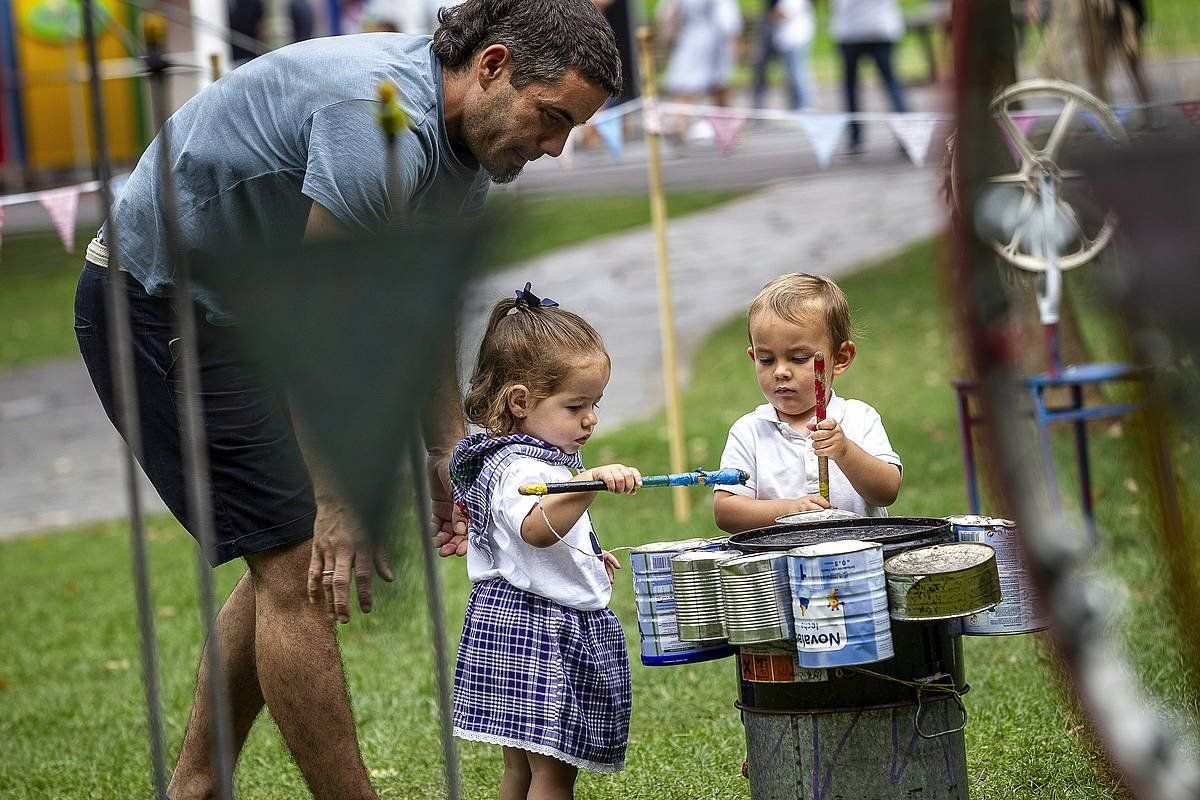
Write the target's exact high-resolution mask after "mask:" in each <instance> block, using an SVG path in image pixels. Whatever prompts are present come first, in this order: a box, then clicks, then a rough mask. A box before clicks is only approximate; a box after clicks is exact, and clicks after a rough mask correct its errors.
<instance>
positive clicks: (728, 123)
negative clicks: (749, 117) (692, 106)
mask: <svg viewBox="0 0 1200 800" xmlns="http://www.w3.org/2000/svg"><path fill="white" fill-rule="evenodd" d="M704 119H705V120H706V121H707V122H708V124H709V125H711V126H712V129H713V139H715V140H716V143H717V149H718V150H720V151H721V155H723V156H727V155H729V152H730V151H731V150H733V143H734V142H735V141H736V140H737V137H738V134H739V133H741V132H742V128H744V127H745V126H746V117H745V116H743V115H741V114H706V115H705V116H704Z"/></svg>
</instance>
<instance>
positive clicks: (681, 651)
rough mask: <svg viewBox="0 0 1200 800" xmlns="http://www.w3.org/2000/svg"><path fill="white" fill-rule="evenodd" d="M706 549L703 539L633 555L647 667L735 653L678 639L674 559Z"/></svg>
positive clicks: (721, 645) (645, 548) (661, 545)
mask: <svg viewBox="0 0 1200 800" xmlns="http://www.w3.org/2000/svg"><path fill="white" fill-rule="evenodd" d="M707 546H709V545H708V544H707V542H705V541H704V540H703V539H687V540H684V541H677V542H654V543H652V544H646V545H642V546H640V547H636V548H634V549H633V550H632V551H631V552H630V554H629V566H630V572H631V573H632V574H633V598H634V602H635V603H636V605H637V615H638V634H639V636H640V638H641V658H642V663H643V664H645V665H646V666H650V667H657V666H668V665H672V664H695V663H699V662H701V661H709V660H711V659H714V658H722V657H724V656H728V655H732V654H733V648H731V647H729V646H728V645H726V644H725V643H723V642H716V643H711V644H709V645H698V644H696V643H695V642H685V641H683V640H681V639H680V638H679V620H678V618H677V617H676V601H675V587H674V583H673V581H672V579H671V559H672V558H674V557H675V556H677V555H679V554H680V553H683V552H686V551H688V550H691V549H693V548H696V547H707Z"/></svg>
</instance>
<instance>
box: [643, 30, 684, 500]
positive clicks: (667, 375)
mask: <svg viewBox="0 0 1200 800" xmlns="http://www.w3.org/2000/svg"><path fill="white" fill-rule="evenodd" d="M637 41H638V51H639V53H640V55H641V66H642V69H641V73H642V109H643V111H642V119H643V120H645V123H644V126H643V127H644V129H645V134H646V151H647V156H648V160H649V165H650V221H651V223H652V224H653V226H654V244H655V254H656V256H657V262H658V316H659V326H660V333H661V336H662V350H663V382H664V384H665V386H666V394H667V436H668V441H669V448H670V456H671V472H677V473H678V472H686V471H687V467H686V466H685V465H684V447H683V411H682V406H681V403H680V400H679V368H678V366H677V362H676V356H675V316H674V312H673V309H672V303H671V262H670V258H669V256H668V254H667V198H666V195H665V194H664V192H663V182H662V157H661V156H660V154H659V151H658V138H659V136H660V135H661V134H662V120H661V118H660V117H659V111H658V91H657V88H656V86H655V78H654V51H653V45H652V42H651V41H650V29H649V28H648V27H646V26H644V25H643V26H642V27H640V28H638V31H637ZM671 499H672V501H673V505H674V507H675V520H676V521H677V522H686V521H687V519H688V516H689V515H690V509H689V507H688V496H687V489H682V488H676V489H674V490H672V492H671Z"/></svg>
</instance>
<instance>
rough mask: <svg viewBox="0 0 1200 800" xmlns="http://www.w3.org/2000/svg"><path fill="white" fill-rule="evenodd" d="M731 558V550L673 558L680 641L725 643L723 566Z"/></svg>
mask: <svg viewBox="0 0 1200 800" xmlns="http://www.w3.org/2000/svg"><path fill="white" fill-rule="evenodd" d="M729 557H730V554H729V553H728V552H727V551H726V552H721V551H712V550H691V551H688V552H686V553H680V554H679V555H677V556H675V557H674V558H673V559H671V581H672V583H673V584H674V588H675V615H676V617H677V618H678V620H679V638H680V639H683V640H684V641H691V642H714V641H724V640H725V608H724V604H723V603H722V601H721V571H720V564H721V562H722V561H724V560H726V559H728V558H729Z"/></svg>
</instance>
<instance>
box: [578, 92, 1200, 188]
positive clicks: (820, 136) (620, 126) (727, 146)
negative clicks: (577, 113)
mask: <svg viewBox="0 0 1200 800" xmlns="http://www.w3.org/2000/svg"><path fill="white" fill-rule="evenodd" d="M1158 108H1174V109H1176V110H1177V111H1178V112H1179V113H1180V114H1181V115H1182V116H1183V117H1184V118H1185V119H1187V120H1188V122H1190V123H1191V124H1192V125H1195V126H1197V127H1200V101H1185V102H1174V101H1172V102H1162V103H1147V104H1140V103H1134V104H1126V105H1119V106H1115V107H1114V108H1113V114H1114V115H1115V116H1116V117H1117V119H1118V120H1119V121H1120V122H1121V123H1125V121H1126V120H1127V119H1128V118H1129V116H1130V114H1132V113H1133V112H1134V111H1138V110H1146V109H1158ZM639 111H640V112H642V126H643V128H645V129H650V128H651V126H653V128H654V130H655V131H656V132H659V133H662V132H663V123H662V117H663V116H675V117H686V118H696V119H699V120H703V121H704V122H705V123H707V124H708V126H709V129H710V131H711V135H712V141H713V143H714V144H715V145H716V147H717V150H718V151H719V152H720V153H721V155H724V156H727V155H729V154H730V153H731V152H732V151H733V150H734V148H735V146H736V144H737V141H738V139H739V137H740V136H741V134H742V131H743V129H744V128H745V126H746V123H747V122H749V121H750V120H764V121H772V122H786V123H791V124H793V125H796V126H797V127H799V128H800V130H801V131H803V132H804V134H805V136H806V138H807V139H808V141H809V144H810V145H811V147H812V148H813V154H814V155H815V156H816V159H817V163H818V164H819V165H820V166H821V167H822V168H825V167H828V166H829V164H830V163H831V162H832V160H833V154H834V152H835V151H836V150H837V146H838V144H839V142H840V141H841V139H842V134H843V133H844V132H845V130H846V128H847V127H848V126H849V125H850V123H852V122H866V123H884V124H886V125H887V127H888V129H889V130H890V131H891V132H892V135H893V136H895V137H896V140H897V142H899V144H900V147H901V148H902V149H903V150H904V153H905V155H907V156H908V158H909V160H910V161H911V162H912V163H913V164H915V165H916V166H923V165H924V164H925V163H926V162H927V161H928V160H929V151H930V147H931V145H932V144H933V137H934V134H935V133H936V131H937V129H938V126H940V125H948V124H951V123H952V122H953V118H952V117H951V116H950V115H948V114H941V113H931V112H905V113H891V112H879V111H858V112H855V113H849V112H830V111H820V110H811V109H803V110H798V111H785V110H781V109H769V108H738V107H728V106H707V105H693V104H689V103H673V102H662V103H657V104H655V105H653V106H649V107H647V106H646V105H645V104H644V103H643V102H642V100H641V99H640V98H639V99H635V100H631V101H629V102H627V103H623V104H621V105H618V106H614V107H612V108H609V109H605V110H603V111H601V112H600V113H599V114H597V115H596V116H595V117H593V118H592V119H591V120H590V121H589V122H588V123H587V126H586V127H589V128H591V129H592V130H594V131H595V133H596V134H597V135H598V136H599V138H600V140H601V142H603V144H604V146H605V148H606V149H607V150H608V153H609V155H610V156H611V157H612V160H613V162H614V163H618V164H619V163H621V161H622V159H623V157H624V149H625V129H624V126H625V123H624V118H625V117H626V116H629V115H631V114H635V113H637V112H639ZM1059 113H1060V110H1059V109H1033V110H1028V111H1019V112H1013V113H1012V114H1011V117H1012V119H1013V122H1014V123H1015V125H1016V126H1017V129H1018V130H1019V131H1020V133H1021V135H1022V136H1027V135H1028V134H1029V132H1030V131H1031V130H1032V129H1033V126H1034V124H1035V123H1036V122H1037V121H1038V119H1040V118H1044V117H1057V116H1058V115H1059ZM1082 118H1083V119H1084V120H1085V121H1086V122H1087V124H1088V125H1090V126H1091V127H1092V128H1094V129H1095V130H1096V131H1098V132H1100V133H1102V134H1104V135H1107V133H1106V131H1105V129H1104V126H1103V125H1102V124H1101V123H1100V121H1099V120H1098V119H1096V118H1095V117H1094V116H1093V115H1092V114H1091V112H1088V111H1086V110H1084V112H1083V114H1082ZM997 124H999V118H997ZM1003 130H1004V129H1003V128H1002V131H1003ZM1004 138H1005V142H1006V144H1007V145H1008V148H1009V151H1010V152H1011V153H1012V154H1013V157H1014V160H1019V157H1018V156H1017V151H1016V146H1015V145H1014V144H1013V142H1012V141H1011V140H1010V139H1009V136H1008V133H1007V131H1004ZM577 141H578V134H572V136H571V137H570V138H569V139H568V141H567V147H566V148H564V150H569V151H570V154H569V155H568V157H567V158H565V159H564V160H562V161H561V162H560V163H561V166H562V167H563V169H566V170H571V169H573V167H574V158H573V156H574V150H575V146H576V143H577ZM564 154H565V155H566V153H564Z"/></svg>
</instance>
